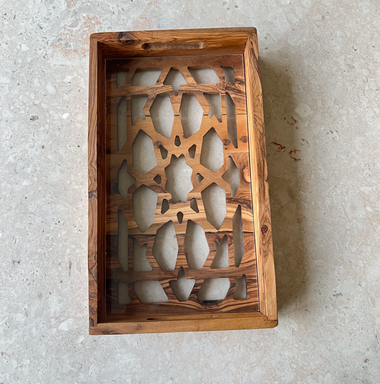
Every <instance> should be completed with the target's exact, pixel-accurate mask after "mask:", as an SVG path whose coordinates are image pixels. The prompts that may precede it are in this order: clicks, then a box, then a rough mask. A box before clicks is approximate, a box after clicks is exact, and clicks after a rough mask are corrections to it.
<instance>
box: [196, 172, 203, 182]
mask: <svg viewBox="0 0 380 384" xmlns="http://www.w3.org/2000/svg"><path fill="white" fill-rule="evenodd" d="M195 178H196V180H197V183H200V182H201V181H202V180H203V179H204V177H203V176H202V175H201V174H200V173H197V176H196V177H195Z"/></svg>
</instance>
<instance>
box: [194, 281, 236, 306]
mask: <svg viewBox="0 0 380 384" xmlns="http://www.w3.org/2000/svg"><path fill="white" fill-rule="evenodd" d="M230 284H231V283H230V279H229V278H227V277H220V278H216V279H206V280H205V281H204V283H203V284H202V286H201V289H200V290H199V293H198V300H199V301H209V302H210V301H211V302H212V301H220V300H224V299H225V298H226V296H227V293H228V290H229V289H230Z"/></svg>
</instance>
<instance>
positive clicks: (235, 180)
mask: <svg viewBox="0 0 380 384" xmlns="http://www.w3.org/2000/svg"><path fill="white" fill-rule="evenodd" d="M228 162H229V169H228V171H227V172H226V173H225V174H224V175H223V176H222V178H223V180H225V181H226V182H227V183H228V184H229V185H230V188H231V197H235V195H236V192H237V190H238V189H239V186H240V172H239V168H238V167H237V166H236V164H235V162H234V160H233V158H232V157H231V156H229V158H228Z"/></svg>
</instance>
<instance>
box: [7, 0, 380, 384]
mask: <svg viewBox="0 0 380 384" xmlns="http://www.w3.org/2000/svg"><path fill="white" fill-rule="evenodd" d="M0 8H1V22H0V43H1V45H0V55H1V56H0V57H1V69H0V98H1V99H0V105H1V111H0V114H1V130H0V145H1V151H0V156H1V173H0V178H1V191H0V198H1V219H0V250H1V264H0V304H1V309H0V333H1V336H0V352H1V354H0V383H14V382H20V383H111V382H117V383H170V382H176V383H201V382H202V383H213V382H215V383H242V382H248V383H250V382H252V383H308V384H316V383H321V384H322V383H326V384H329V383H378V382H379V378H380V361H379V357H380V356H379V355H380V354H379V332H380V299H379V293H380V281H379V280H380V279H379V277H380V265H379V257H378V256H379V249H380V241H379V240H380V236H379V198H380V188H379V187H380V180H379V173H380V163H379V158H378V157H379V134H380V129H379V127H380V123H379V114H380V107H379V89H380V71H379V67H380V54H379V52H380V49H379V41H380V36H379V29H380V15H379V12H380V7H379V2H378V1H376V0H372V1H370V0H368V1H364V0H363V1H360V2H357V1H348V0H347V1H326V0H325V1H323V0H322V1H318V2H312V1H309V0H299V1H297V0H272V1H271V0H266V1H247V0H244V1H243V0H241V1H239V0H236V1H229V0H226V1H222V0H221V1H204V2H202V1H199V0H194V1H182V2H180V1H169V0H166V1H157V0H154V1H137V0H133V1H132V0H131V1H126V2H124V3H119V2H116V1H112V0H106V1H99V2H89V1H75V0H68V1H63V0H54V1H44V2H39V1H35V0H34V1H33V0H24V1H4V0H3V1H1V7H0ZM227 26H255V27H257V28H258V32H259V45H260V53H261V71H262V80H263V87H264V98H265V105H264V107H265V118H266V129H267V148H268V163H269V175H270V177H269V182H270V187H271V204H272V217H273V234H274V248H275V259H276V269H277V270H276V272H277V273H276V274H277V289H278V305H279V326H278V327H277V328H275V329H272V330H256V331H234V332H213V333H187V334H186V333H182V334H162V335H141V336H138V335H136V336H101V337H94V336H92V337H90V336H88V329H87V327H88V311H87V98H88V37H89V35H90V34H91V33H92V32H96V31H123V30H133V29H135V30H139V29H159V28H162V29H168V28H192V27H194V28H200V27H227ZM37 116H38V119H37ZM275 143H278V144H275ZM282 146H283V147H282ZM281 148H283V149H281ZM295 150H297V152H294V151H295ZM294 159H299V160H294Z"/></svg>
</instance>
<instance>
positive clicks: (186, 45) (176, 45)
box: [141, 41, 206, 51]
mask: <svg viewBox="0 0 380 384" xmlns="http://www.w3.org/2000/svg"><path fill="white" fill-rule="evenodd" d="M205 46H206V44H205V43H204V42H202V41H194V42H191V41H189V42H182V41H170V42H164V43H145V44H143V45H142V46H141V48H142V49H144V50H146V51H153V50H163V49H167V50H170V49H203V48H205Z"/></svg>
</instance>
